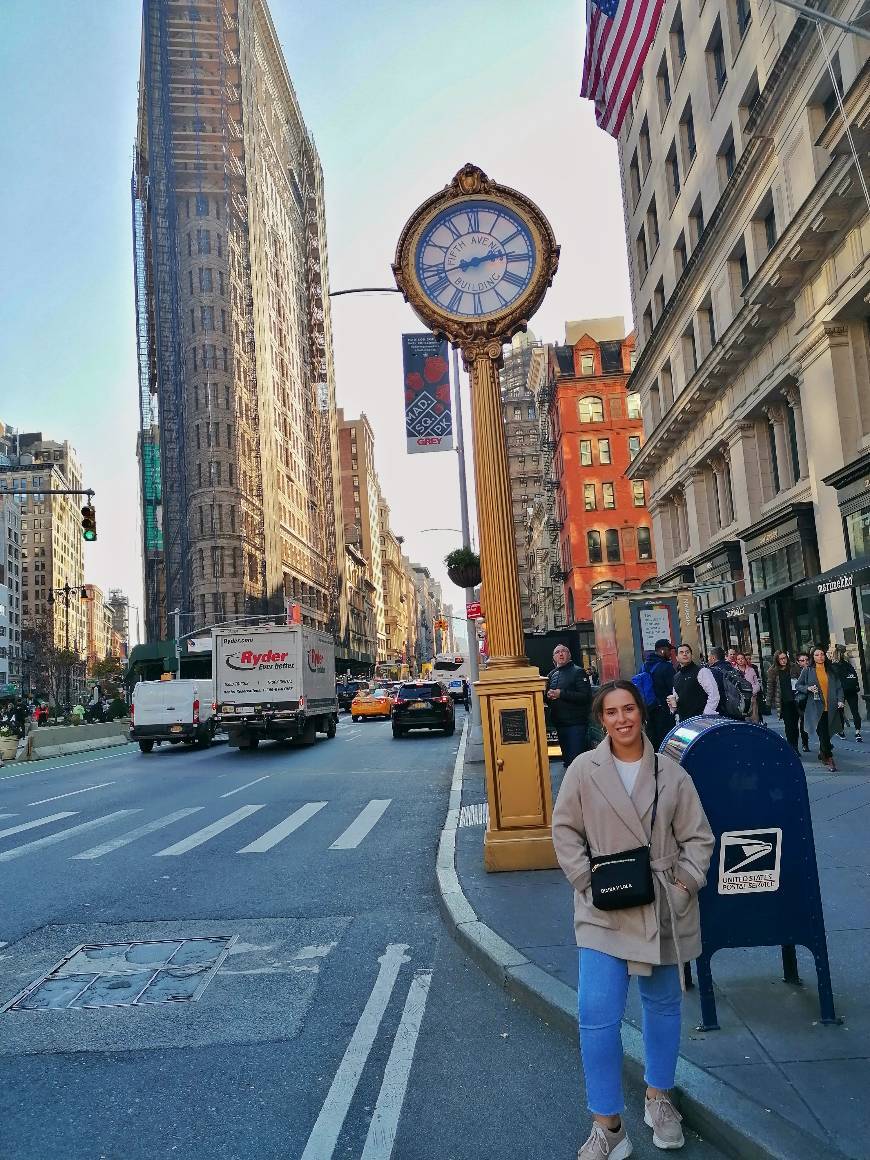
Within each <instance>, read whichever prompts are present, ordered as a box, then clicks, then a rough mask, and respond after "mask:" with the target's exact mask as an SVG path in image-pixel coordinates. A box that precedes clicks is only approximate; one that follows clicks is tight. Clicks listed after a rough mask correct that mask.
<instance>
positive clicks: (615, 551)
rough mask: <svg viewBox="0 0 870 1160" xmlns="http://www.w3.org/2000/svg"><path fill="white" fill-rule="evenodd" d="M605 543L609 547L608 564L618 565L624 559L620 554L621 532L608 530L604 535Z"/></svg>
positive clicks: (612, 529)
mask: <svg viewBox="0 0 870 1160" xmlns="http://www.w3.org/2000/svg"><path fill="white" fill-rule="evenodd" d="M604 542H605V544H606V546H607V563H608V564H618V563H619V562H620V560H621V559H622V557H621V555H620V552H619V531H618V529H617V528H608V529H607V531H606V532H605V533H604Z"/></svg>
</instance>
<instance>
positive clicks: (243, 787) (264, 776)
mask: <svg viewBox="0 0 870 1160" xmlns="http://www.w3.org/2000/svg"><path fill="white" fill-rule="evenodd" d="M271 776H272V775H271V773H266V774H264V775H263V777H255V778H254V780H253V781H249V782H246V783H245V784H244V785H240V786H239V788H238V789H231V790H230V791H229V793H222V794H221V797H222V798H225V797H232V796H233V794H234V793H241V792H242V790H243V789H250V788H251V786H252V785H256V784H257V782H258V781H266V779H267V778H270V777H271Z"/></svg>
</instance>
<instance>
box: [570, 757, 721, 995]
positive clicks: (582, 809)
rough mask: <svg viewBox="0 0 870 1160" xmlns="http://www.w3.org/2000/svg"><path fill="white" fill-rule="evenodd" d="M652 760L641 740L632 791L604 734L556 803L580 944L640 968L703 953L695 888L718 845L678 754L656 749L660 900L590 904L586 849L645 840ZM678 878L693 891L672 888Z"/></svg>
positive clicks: (655, 851) (655, 858)
mask: <svg viewBox="0 0 870 1160" xmlns="http://www.w3.org/2000/svg"><path fill="white" fill-rule="evenodd" d="M653 760H654V755H653V748H652V746H651V745H650V743H649V740H648V739H647V738H644V752H643V759H642V763H641V767H640V771H639V772H638V775H637V780H636V782H635V785H634V789H633V790H632V793H631V796H630V797H629V795H628V794H627V793H626V792H625V786H624V785H623V784H622V780H621V779H620V776H619V773H618V771H617V769H616V766H615V765H614V763H613V756H612V754H611V751H610V738H609V737H605V738H604V740H603V741H602V742H601V744H600V745H599V746H598V747H597V748H596V749H593V750H591V751H589V752H587V753H583V754H581V755H580V757H578V758H577V759H576V760H575V761H573V762H572V763H571V765H570V766H569V767H568V771H567V772H566V774H565V778H564V781H563V782H562V788H561V789H560V790H559V796H558V798H557V799H556V806H555V808H554V810H553V844H554V845H555V847H556V857H557V858H558V859H559V865H560V866H561V867H562V869H563V871H564V872H565V875H566V877H567V878H568V881H569V882H570V883H571V885H572V886H573V887H574V931H575V934H576V936H577V945H578V946H580V947H591V948H593V949H594V950H599V951H603V952H604V953H605V954H608V955H613V956H614V957H615V958H619V959H625V960H626V961H627V962H629V963H630V964H631V967H632V969H633V970H634V972H635V973H641V974H645V973H648V972H649V970H650V966H651V965H654V964H659V963H676V962H687V961H689V960H690V959H694V958H697V956H698V955H699V954H700V952H701V925H700V917H699V913H698V898H697V894H698V891H699V890H700V889H701V887H702V886H703V885H704V884H705V882H706V881H707V867H708V866H709V864H710V857H711V855H712V853H713V844H714V841H713V833H712V831H711V829H710V825H709V823H708V821H707V818H706V815H705V814H704V810H703V808H702V806H701V802H700V799H699V798H698V792H697V790H696V789H695V786H694V783H693V782H692V779H691V778H690V777H689V775H688V774H687V773H686V771H685V770H684V769H683V768H682V766H680V765H678V764H677V763H676V762H675V761H674V760H672V758H670V757H667V756H665V755H664V754H659V806H658V812H657V814H656V821H655V827H654V829H653V834H652V849H651V852H650V854H651V862H652V868H653V879H654V881H655V891H656V900H655V902H654V903H650V905H649V906H636V907H632V908H630V909H627V910H610V911H604V910H598V909H597V908H596V907H595V906H593V905H592V890H591V885H590V883H591V880H592V874H591V866H590V861H589V859H590V855H592V856H595V855H599V854H616V853H619V852H620V851H621V850H632V849H636V848H637V847H638V846H641V845H646V843H647V842H648V841H649V838H650V833H649V829H650V821H651V818H652V806H653V797H654V793H655V784H654V772H653V771H654V765H653ZM675 877H676V878H679V880H680V881H681V882H683V883H685V885H686V886H687V887H688V888H689V893H688V894H687V893H686V891H685V890H682V889H681V888H680V887H679V886H675V885H674V878H675ZM672 918H673V921H672ZM674 925H675V926H676V931H675V930H674ZM675 934H676V938H675V937H674V935H675Z"/></svg>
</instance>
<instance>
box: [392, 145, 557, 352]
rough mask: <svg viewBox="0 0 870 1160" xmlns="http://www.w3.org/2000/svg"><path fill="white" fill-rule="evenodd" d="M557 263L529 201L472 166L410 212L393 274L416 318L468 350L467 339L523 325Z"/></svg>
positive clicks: (544, 225)
mask: <svg viewBox="0 0 870 1160" xmlns="http://www.w3.org/2000/svg"><path fill="white" fill-rule="evenodd" d="M558 264H559V247H558V246H557V245H556V239H555V237H554V235H553V231H552V229H551V227H550V223H549V222H548V221H547V219H546V218H545V217H544V215H543V214H542V213H541V211H540V210H539V209H538V207H537V206H536V205H535V204H534V202H533V201H530V200H529V198H527V197H525V196H524V195H523V194H521V193H518V192H517V191H516V190H514V189H509V188H508V187H507V186H504V185H498V184H496V182H494V181H490V179H489V178H488V177H487V176H486V174H485V173H484V172H483V171H482V170H481V169H478V167H477V166H476V165H470V164H469V165H465V166H464V167H463V168H462V169H460V171H459V172H458V173H457V174H456V176H455V177H454V178H453V180H452V181H451V183H450V184H449V185H448V186H446V187H445V188H444V189H442V190H441V191H440V192H439V193H436V194H435V195H434V196H433V197H430V198H429V199H428V201H425V202H424V203H423V204H422V205H421V206H420V207H419V208H418V209H417V210H416V211H415V212H414V214H413V215H412V217H411V219H410V220H409V222H408V224H407V225H406V226H405V228H404V230H403V231H402V235H401V237H400V238H399V245H398V248H397V251H396V261H395V263H394V264H393V273H394V274H395V278H396V283H397V284H398V286H399V289H400V290H401V291H402V293H403V294H404V295H405V297H406V299H407V300H408V302H409V303H410V305H411V307H412V308H413V310H414V312H415V313H416V314H417V316H418V317H419V318H420V319H421V321H422V322H423V323H424V324H425V325H426V326H427V327H428V328H429V329H430V330H433V331H435V332H436V333H437V334H444V335H446V336H447V338H449V339H450V340H451V342H453V343H455V344H456V345H457V346H460V347H462V348H463V350H464V351H465V353H466V355H467V354H468V353H470V352H469V351H468V350H467V348H468V346H469V344H471V343H472V342H474V343H479V342H480V340H482V339H483V340H491V339H496V340H499V339H500V340H501V342H506V341H507V340H508V339H509V338H511V336H512V335H513V334H515V333H516V332H517V331H518V330H523V329H525V326H526V324H527V323H528V321H529V319H530V318H531V317H532V315H533V314H534V313H535V311H536V310H537V308H538V306H539V305H540V303H541V300H542V299H543V297H544V293H545V292H546V289H547V287H548V286H549V285H550V283H551V282H552V280H553V275H554V274H555V272H556V268H557V266H558Z"/></svg>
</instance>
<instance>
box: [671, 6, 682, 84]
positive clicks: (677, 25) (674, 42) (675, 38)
mask: <svg viewBox="0 0 870 1160" xmlns="http://www.w3.org/2000/svg"><path fill="white" fill-rule="evenodd" d="M671 53H672V54H673V57H674V59H675V60H676V62H677V68H676V71H677V73H679V71H680V69H681V68H682V67H683V64H684V63H685V60H686V34H685V31H684V30H683V13H682V11H681V10H680V6H679V4H678V5H677V11H676V12H675V13H674V19H673V21H672V23H671Z"/></svg>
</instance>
